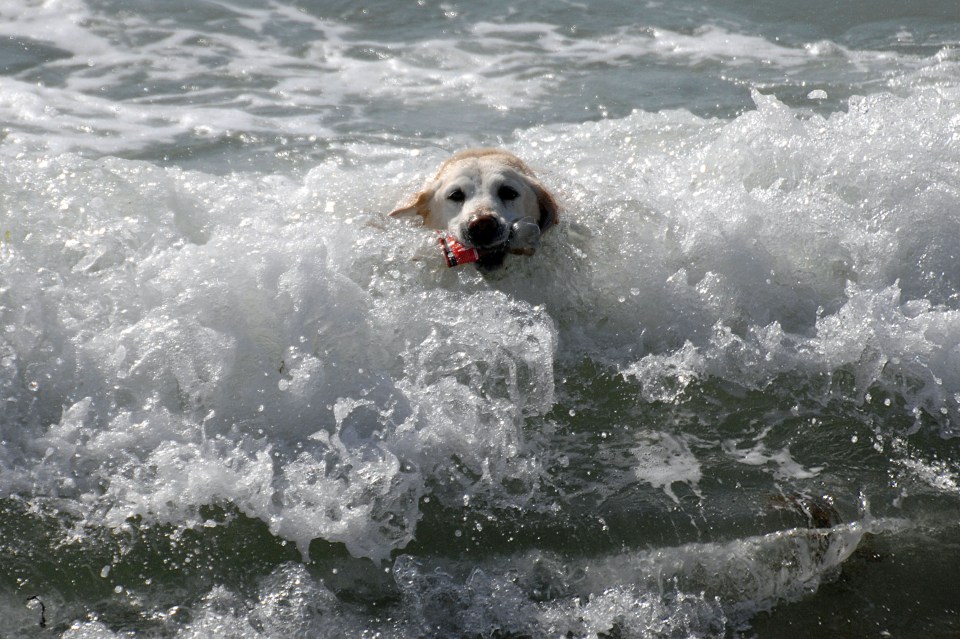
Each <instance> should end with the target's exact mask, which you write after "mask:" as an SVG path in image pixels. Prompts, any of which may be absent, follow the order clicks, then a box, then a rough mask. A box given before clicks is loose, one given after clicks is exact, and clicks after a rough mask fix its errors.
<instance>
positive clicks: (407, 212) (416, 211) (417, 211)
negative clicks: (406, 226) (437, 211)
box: [390, 189, 433, 223]
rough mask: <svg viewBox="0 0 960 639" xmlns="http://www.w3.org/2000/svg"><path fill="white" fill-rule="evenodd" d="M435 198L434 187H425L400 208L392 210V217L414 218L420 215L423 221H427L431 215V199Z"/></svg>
mask: <svg viewBox="0 0 960 639" xmlns="http://www.w3.org/2000/svg"><path fill="white" fill-rule="evenodd" d="M432 198H433V190H432V189H424V190H422V191H420V192H418V193H416V194H415V195H414V196H413V197H411V198H410V199H408V200H407V201H406V202H405V203H403V204H402V205H401V206H400V208H398V209H395V210H393V211H390V217H399V218H412V217H416V216H418V215H419V216H420V219H421V221H422V222H424V223H425V222H426V221H427V217H428V216H429V215H430V207H429V204H430V200H431V199H432Z"/></svg>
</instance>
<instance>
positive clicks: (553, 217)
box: [533, 182, 560, 233]
mask: <svg viewBox="0 0 960 639" xmlns="http://www.w3.org/2000/svg"><path fill="white" fill-rule="evenodd" d="M533 190H534V191H535V192H536V194H537V204H538V205H539V206H540V219H538V220H537V225H538V226H539V227H540V232H541V233H542V232H543V231H546V230H547V229H548V228H550V227H551V226H553V225H554V224H559V222H560V206H559V205H558V204H557V200H556V199H555V198H554V197H553V194H551V193H550V191H548V190H547V189H545V188H544V187H543V185H542V184H540V183H539V182H534V183H533Z"/></svg>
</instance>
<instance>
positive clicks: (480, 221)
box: [466, 214, 503, 246]
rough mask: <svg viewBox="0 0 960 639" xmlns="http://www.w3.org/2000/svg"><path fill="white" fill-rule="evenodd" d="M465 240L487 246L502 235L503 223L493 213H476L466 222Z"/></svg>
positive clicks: (476, 244) (475, 244)
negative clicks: (475, 215)
mask: <svg viewBox="0 0 960 639" xmlns="http://www.w3.org/2000/svg"><path fill="white" fill-rule="evenodd" d="M466 235H467V240H468V241H469V242H470V243H471V244H473V245H474V246H489V245H490V244H494V243H496V242H497V241H498V240H499V239H500V238H501V236H502V235H503V225H502V224H501V223H500V220H498V219H497V217H496V216H495V215H490V214H485V215H478V216H477V217H475V218H473V219H472V220H470V222H469V223H468V224H467V233H466Z"/></svg>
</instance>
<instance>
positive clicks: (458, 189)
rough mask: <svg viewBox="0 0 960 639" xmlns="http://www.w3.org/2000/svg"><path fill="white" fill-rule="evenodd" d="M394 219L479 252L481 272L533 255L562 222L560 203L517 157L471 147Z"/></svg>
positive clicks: (446, 164)
mask: <svg viewBox="0 0 960 639" xmlns="http://www.w3.org/2000/svg"><path fill="white" fill-rule="evenodd" d="M390 216H391V217H397V218H417V217H419V218H420V219H421V221H422V223H423V225H424V226H426V227H427V228H431V229H437V230H440V231H446V232H447V233H449V234H450V235H451V236H453V238H454V239H455V240H456V241H457V242H459V243H460V244H462V245H463V246H465V247H468V248H474V249H477V251H478V254H479V259H478V260H477V266H478V268H480V269H482V270H494V269H497V268H499V267H500V266H502V265H503V263H504V260H505V259H506V256H507V255H508V254H514V255H533V253H534V252H535V251H536V248H537V247H538V246H539V240H540V235H541V234H542V233H544V232H545V231H547V230H548V229H549V228H551V227H552V226H555V225H556V224H557V223H558V222H559V219H560V208H559V206H558V205H557V201H556V199H555V198H554V197H553V195H552V194H551V193H550V192H549V191H547V189H546V188H545V187H544V186H543V185H542V184H541V183H540V181H539V180H538V179H537V178H536V176H535V175H534V174H533V171H531V170H530V168H529V167H528V166H527V165H526V164H524V163H523V161H521V160H520V159H519V158H518V157H517V156H515V155H513V154H512V153H510V152H509V151H504V150H502V149H487V148H484V149H469V150H467V151H462V152H460V153H457V154H456V155H454V156H453V157H451V158H450V159H448V160H447V161H445V162H444V163H443V164H441V165H440V169H439V170H438V171H437V174H436V176H435V177H434V178H433V179H432V180H431V181H430V182H428V183H427V184H426V185H425V186H424V188H423V189H422V190H420V191H419V192H417V193H415V194H414V195H413V196H412V197H411V198H409V199H408V200H407V201H406V202H405V203H404V204H402V205H401V206H400V208H398V209H396V210H394V211H392V212H391V213H390Z"/></svg>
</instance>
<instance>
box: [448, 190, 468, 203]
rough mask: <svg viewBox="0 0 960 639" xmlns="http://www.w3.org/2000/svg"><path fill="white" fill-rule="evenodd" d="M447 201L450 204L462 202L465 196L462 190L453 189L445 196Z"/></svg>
mask: <svg viewBox="0 0 960 639" xmlns="http://www.w3.org/2000/svg"><path fill="white" fill-rule="evenodd" d="M447 199H448V200H450V201H451V202H463V201H464V200H465V199H467V196H466V195H465V194H464V193H463V189H454V190H452V191H450V193H448V194H447Z"/></svg>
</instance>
